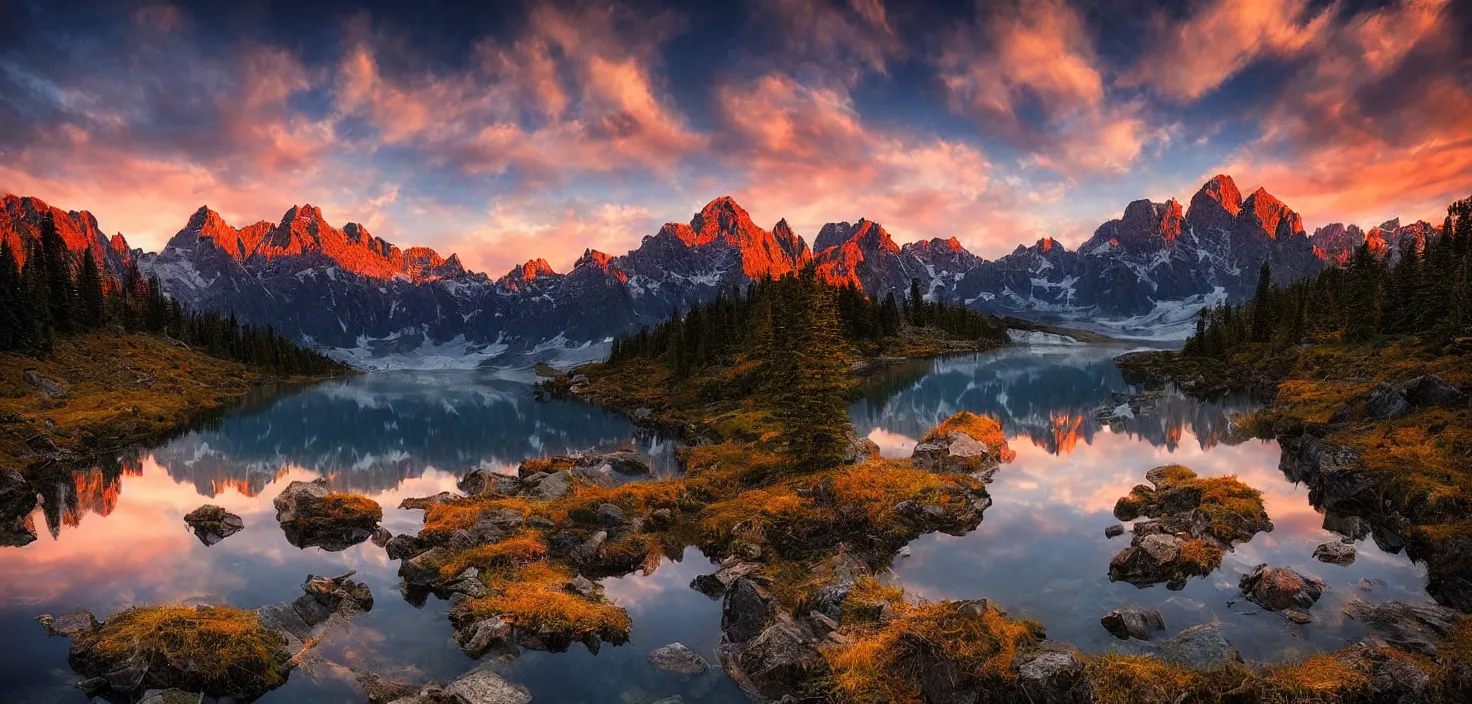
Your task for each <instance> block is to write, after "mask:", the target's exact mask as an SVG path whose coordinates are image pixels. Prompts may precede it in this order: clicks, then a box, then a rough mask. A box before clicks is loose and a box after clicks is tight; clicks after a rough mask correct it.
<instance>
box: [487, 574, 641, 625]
mask: <svg viewBox="0 0 1472 704" xmlns="http://www.w3.org/2000/svg"><path fill="white" fill-rule="evenodd" d="M481 579H482V581H484V582H485V583H486V587H487V588H488V589H489V590H490V592H491V593H490V594H489V595H487V596H485V597H482V598H479V599H475V600H472V601H470V602H468V604H467V607H468V608H469V610H470V612H471V613H472V614H473V615H475V616H476V617H477V618H489V617H491V616H500V617H501V618H502V619H504V620H506V621H508V622H510V623H513V624H515V625H516V626H517V627H518V628H523V629H527V630H529V631H533V632H538V631H557V632H567V633H571V634H574V635H575V636H576V635H581V634H584V633H598V634H599V635H600V636H602V637H603V638H604V639H605V640H610V641H614V642H622V641H624V640H627V638H628V632H629V628H630V627H631V626H632V622H631V621H630V620H629V615H628V613H626V612H625V611H624V610H623V609H621V608H619V607H617V606H614V605H613V604H610V603H608V602H607V601H604V600H602V599H593V598H588V597H584V596H582V595H580V594H576V593H573V592H569V591H568V590H567V589H565V585H566V584H567V583H568V582H569V581H570V580H571V579H572V575H571V574H569V573H567V572H565V571H563V570H561V569H559V568H557V567H554V566H553V565H552V564H551V563H549V562H547V561H545V560H541V561H537V562H532V563H528V564H525V565H518V566H514V567H511V568H508V569H504V570H496V571H492V572H489V573H486V574H483V575H482V576H481Z"/></svg>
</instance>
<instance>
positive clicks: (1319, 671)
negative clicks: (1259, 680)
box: [1263, 653, 1370, 696]
mask: <svg viewBox="0 0 1472 704" xmlns="http://www.w3.org/2000/svg"><path fill="white" fill-rule="evenodd" d="M1263 677H1264V678H1265V679H1267V680H1268V681H1269V682H1272V683H1274V684H1276V685H1279V686H1281V687H1283V688H1285V689H1288V690H1291V691H1296V692H1302V693H1305V694H1309V695H1314V696H1328V695H1336V694H1337V695H1342V694H1346V693H1350V692H1358V691H1360V690H1363V689H1366V688H1367V687H1368V686H1369V683H1370V678H1369V677H1368V676H1367V675H1366V674H1365V671H1364V669H1363V668H1361V667H1356V666H1355V665H1353V664H1351V663H1350V662H1347V661H1346V659H1344V658H1340V657H1336V656H1334V655H1333V654H1325V653H1320V654H1318V655H1313V656H1310V657H1309V658H1307V659H1305V660H1304V661H1302V662H1298V663H1293V664H1289V665H1276V666H1273V667H1270V668H1268V669H1267V671H1266V672H1264V673H1263Z"/></svg>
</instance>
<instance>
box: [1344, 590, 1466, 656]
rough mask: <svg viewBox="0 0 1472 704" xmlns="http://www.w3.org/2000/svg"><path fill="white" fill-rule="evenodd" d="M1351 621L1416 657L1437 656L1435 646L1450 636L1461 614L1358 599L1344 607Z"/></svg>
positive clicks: (1445, 610)
mask: <svg viewBox="0 0 1472 704" xmlns="http://www.w3.org/2000/svg"><path fill="white" fill-rule="evenodd" d="M1344 612H1345V613H1346V614H1348V615H1349V617H1350V618H1352V619H1354V620H1356V621H1359V622H1360V623H1363V624H1365V625H1367V626H1369V627H1370V630H1371V631H1373V632H1374V633H1375V634H1376V635H1379V636H1381V637H1383V638H1384V639H1385V640H1386V642H1387V643H1389V644H1390V645H1392V646H1394V647H1396V648H1399V649H1401V650H1406V651H1409V652H1413V653H1421V654H1422V655H1428V656H1431V657H1435V656H1436V644H1437V642H1438V641H1440V640H1441V639H1442V638H1445V637H1446V635H1447V634H1448V633H1450V632H1451V630H1452V627H1453V626H1455V625H1456V623H1457V620H1458V619H1459V618H1461V612H1459V611H1457V610H1456V609H1449V608H1447V607H1445V606H1436V605H1432V604H1407V603H1405V602H1403V601H1394V600H1392V601H1387V602H1384V603H1380V604H1374V603H1370V602H1368V601H1365V600H1364V599H1360V598H1358V597H1356V598H1355V599H1354V601H1351V602H1350V603H1349V605H1348V606H1346V607H1345V609H1344Z"/></svg>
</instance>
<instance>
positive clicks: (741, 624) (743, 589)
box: [721, 577, 777, 644]
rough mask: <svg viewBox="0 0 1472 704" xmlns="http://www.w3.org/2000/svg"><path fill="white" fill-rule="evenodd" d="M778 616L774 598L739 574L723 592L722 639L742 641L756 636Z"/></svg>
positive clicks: (733, 641)
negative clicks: (724, 595)
mask: <svg viewBox="0 0 1472 704" xmlns="http://www.w3.org/2000/svg"><path fill="white" fill-rule="evenodd" d="M776 615H777V600H776V599H775V598H774V597H773V596H772V595H771V594H770V593H768V592H767V590H766V589H764V588H762V586H761V585H759V584H757V583H756V582H754V581H752V580H750V579H748V578H745V577H742V578H740V579H737V580H736V582H735V583H733V584H732V585H731V588H730V589H729V590H727V591H726V598H725V600H724V601H723V602H722V604H721V633H722V640H723V641H724V642H727V643H737V644H740V643H745V642H747V641H749V640H751V639H752V638H755V637H756V636H757V635H758V634H760V633H761V632H762V631H763V630H764V629H766V627H767V623H768V622H769V621H771V620H772V618H773V617H775V616H776Z"/></svg>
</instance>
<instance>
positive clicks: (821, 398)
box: [774, 267, 848, 469]
mask: <svg viewBox="0 0 1472 704" xmlns="http://www.w3.org/2000/svg"><path fill="white" fill-rule="evenodd" d="M794 283H795V284H796V285H794V286H790V287H789V288H792V289H794V291H793V295H792V298H791V300H790V302H791V303H795V304H797V305H796V306H795V307H794V308H792V309H790V311H789V318H790V321H791V323H792V327H791V330H790V334H791V335H792V338H793V345H792V349H791V352H790V355H789V356H790V357H791V358H792V360H793V362H792V364H791V365H790V366H789V368H787V369H785V370H784V371H783V373H782V375H781V376H782V377H783V387H782V391H781V393H779V394H777V397H776V399H775V401H776V407H775V408H774V411H775V413H774V415H775V416H776V418H777V421H778V423H779V424H780V425H781V427H782V431H783V432H782V434H783V437H784V438H785V440H786V442H787V447H788V454H789V455H790V456H791V457H792V459H793V461H794V462H795V463H796V464H797V465H798V467H800V468H802V469H821V468H823V467H831V466H833V465H836V464H839V463H840V462H842V461H843V445H844V434H845V433H846V431H847V430H848V404H847V402H846V401H845V399H844V392H845V390H846V383H845V379H846V376H847V374H848V370H847V368H846V367H845V365H844V363H843V337H842V334H841V331H840V324H839V317H838V306H837V302H836V300H835V292H834V290H833V289H832V288H831V287H828V286H824V285H822V284H821V283H819V282H817V281H816V277H815V275H814V272H813V269H812V267H808V268H806V269H804V270H803V273H802V275H801V277H800V278H799V279H798V280H797V281H796V282H794Z"/></svg>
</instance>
